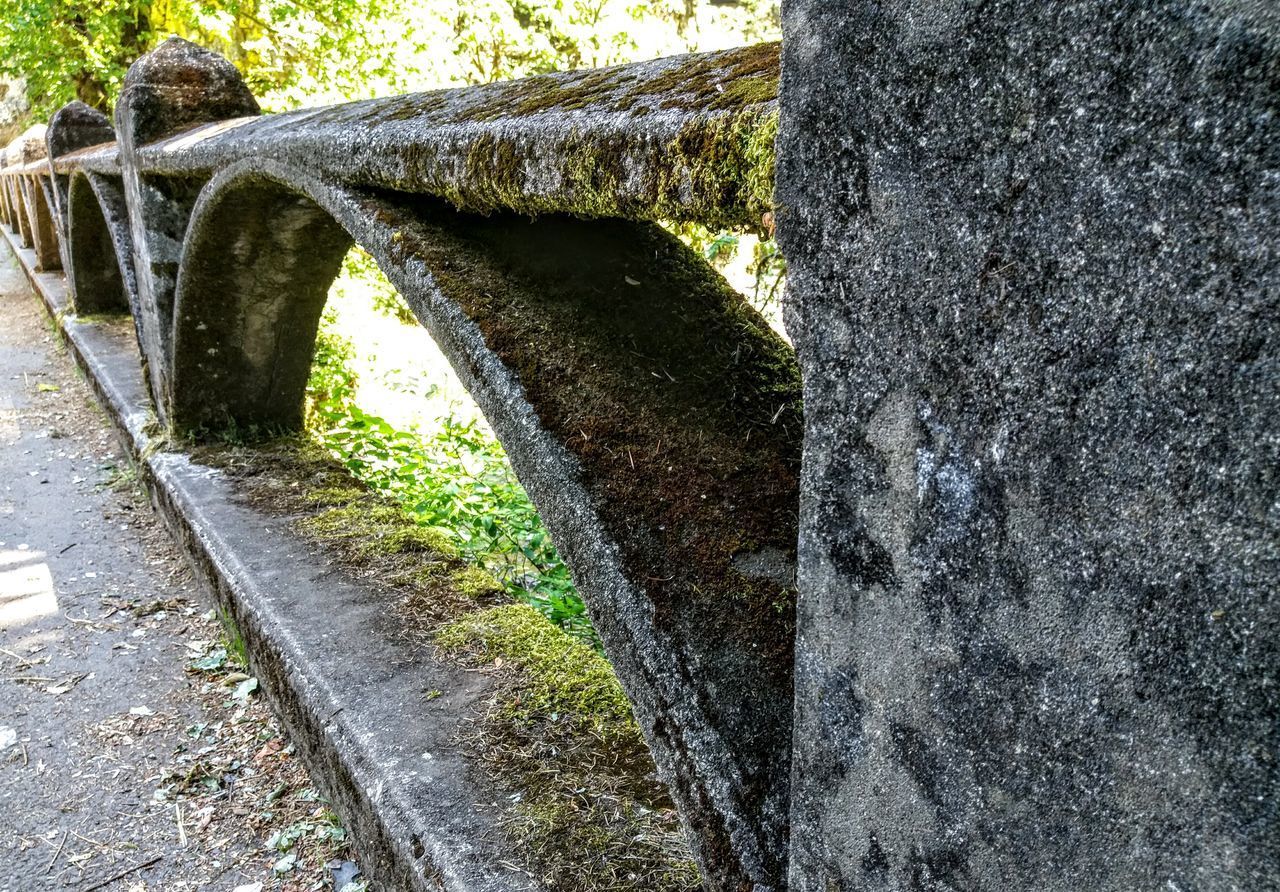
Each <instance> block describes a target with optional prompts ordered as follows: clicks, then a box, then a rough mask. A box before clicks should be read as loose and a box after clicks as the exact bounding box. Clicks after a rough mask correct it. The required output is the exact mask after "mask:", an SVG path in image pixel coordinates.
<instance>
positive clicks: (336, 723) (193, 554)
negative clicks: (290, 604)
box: [4, 230, 538, 892]
mask: <svg viewBox="0 0 1280 892" xmlns="http://www.w3.org/2000/svg"><path fill="white" fill-rule="evenodd" d="M4 235H5V239H6V244H7V246H8V247H9V248H10V249H11V250H12V252H13V254H14V256H15V258H16V259H17V260H18V262H19V265H20V266H21V268H22V270H23V272H24V274H25V275H26V277H27V279H28V281H29V283H30V285H31V287H32V290H33V291H34V292H35V293H36V294H37V295H38V296H39V298H40V300H41V301H42V303H43V304H44V307H45V309H46V311H47V312H48V313H49V315H50V317H51V318H52V320H53V322H54V324H55V326H56V327H57V329H58V331H59V333H60V334H61V336H62V337H63V339H64V341H65V343H66V345H67V347H68V349H69V351H70V354H71V356H72V358H73V359H74V360H75V362H76V364H77V366H78V367H79V368H80V370H81V371H82V372H83V373H84V375H85V377H86V379H87V380H88V382H89V384H90V386H91V387H92V388H93V391H94V393H95V396H96V397H97V399H98V401H99V403H100V404H101V406H102V408H103V410H104V411H105V413H106V414H107V416H108V417H109V418H110V420H111V422H112V424H113V426H114V427H115V429H116V433H117V435H118V436H119V437H120V440H121V442H122V444H123V445H124V446H125V448H126V451H127V453H128V455H129V456H130V458H131V460H132V461H133V462H134V463H135V464H136V466H137V467H138V469H139V472H140V473H139V476H140V478H141V479H142V481H143V483H144V484H145V486H146V487H147V490H148V494H149V497H150V499H151V501H152V504H153V506H154V508H155V510H156V511H157V513H158V514H159V515H160V517H161V518H162V519H163V521H164V523H165V524H166V526H167V527H168V528H169V532H170V534H171V535H172V536H173V537H174V539H175V541H176V543H177V544H178V545H179V546H180V548H181V550H182V552H183V555H184V557H185V558H186V560H187V561H188V563H189V565H190V566H191V567H192V569H193V571H194V574H195V576H196V578H197V579H198V580H199V581H200V583H201V585H202V586H203V587H204V588H205V590H206V591H207V592H208V593H209V594H210V595H211V596H212V597H213V599H214V601H215V602H216V603H217V604H219V605H220V606H221V608H222V609H223V610H225V611H227V612H228V613H229V614H230V615H231V616H232V617H233V618H234V619H235V620H236V622H237V624H238V625H239V626H240V631H241V632H242V634H244V636H245V640H246V642H247V648H248V652H249V658H250V661H251V664H252V668H253V671H254V672H255V673H257V674H259V675H260V676H261V677H264V678H268V679H270V681H271V682H276V684H270V683H268V684H264V685H263V692H264V694H266V695H267V697H268V700H269V701H270V702H271V705H272V707H273V710H274V712H275V713H276V715H277V717H278V718H279V719H280V721H281V723H282V724H283V725H284V726H285V728H286V729H287V731H288V733H289V734H290V736H291V738H293V740H294V741H295V743H296V744H297V745H298V750H299V753H300V755H302V756H303V758H304V762H305V763H306V764H307V767H308V768H309V769H310V771H311V773H312V776H313V778H314V779H315V781H316V782H317V785H318V786H319V787H320V788H321V792H322V793H323V794H324V795H325V796H326V797H328V799H329V800H330V801H331V803H332V804H333V807H334V808H335V810H336V811H337V812H338V813H339V816H340V817H341V819H342V820H343V822H344V824H345V826H346V827H347V828H348V829H349V830H350V831H351V832H352V834H353V836H354V838H355V840H356V844H357V847H358V848H359V850H360V852H361V857H362V860H361V867H362V869H363V870H364V872H365V875H366V877H368V878H369V879H372V880H374V881H375V883H377V884H380V885H375V887H374V888H379V887H381V888H385V889H389V890H390V889H394V890H402V889H403V890H413V892H418V890H423V892H426V890H432V892H438V890H441V889H445V890H458V892H461V890H468V892H471V890H475V892H532V890H536V889H537V888H538V887H537V886H536V885H535V884H533V883H532V882H530V881H529V879H528V878H527V877H524V876H523V875H521V874H517V873H506V874H505V875H503V874H502V873H500V872H499V871H500V870H501V869H500V868H499V870H498V871H495V870H490V869H487V862H488V860H489V859H487V858H484V857H482V856H481V853H479V852H477V851H476V849H477V848H481V849H483V848H488V846H487V845H484V844H482V843H481V842H480V840H479V834H474V836H475V838H474V840H468V839H467V838H466V837H467V835H468V834H467V833H465V832H464V833H462V834H461V837H459V834H458V833H457V832H456V828H455V832H453V833H448V832H446V833H444V834H442V835H441V834H438V833H437V832H436V831H437V828H438V827H439V826H440V821H439V816H437V815H432V814H429V813H426V812H424V810H423V808H422V807H421V806H422V804H423V803H422V801H421V797H420V796H419V797H416V801H415V795H414V793H415V790H405V789H404V787H405V785H404V784H403V783H402V782H403V780H404V777H403V770H402V769H403V766H401V765H399V764H396V763H394V762H390V761H388V759H387V758H386V755H387V752H389V751H394V750H395V749H396V748H397V747H396V746H395V745H393V744H388V742H387V741H385V740H384V741H382V742H381V744H379V742H378V741H375V740H371V739H370V738H369V736H368V734H367V733H360V730H359V729H358V728H356V727H354V726H353V725H352V723H351V722H350V721H349V719H348V718H347V717H345V716H342V715H341V713H343V711H344V709H345V708H346V705H347V704H343V703H341V702H339V700H338V699H337V697H336V696H335V695H336V690H335V688H334V686H333V684H332V682H331V680H330V679H327V678H325V677H323V673H322V672H321V673H317V672H316V668H317V667H319V666H323V665H324V663H325V662H326V661H325V659H323V658H322V656H321V655H318V654H314V653H312V654H308V653H306V652H305V651H304V650H303V649H302V647H301V645H300V643H299V641H298V640H297V636H296V635H295V634H294V633H293V632H292V630H291V629H290V628H288V624H287V623H286V622H284V621H283V617H282V616H280V615H279V611H273V610H272V609H270V608H269V607H268V608H264V607H263V603H262V599H261V597H260V594H261V591H262V582H261V580H258V579H255V578H254V575H255V574H254V572H253V571H252V570H251V569H250V568H248V567H246V566H245V564H244V562H243V561H241V560H240V558H239V556H238V554H237V551H236V549H235V547H234V546H231V545H228V544H227V537H226V536H223V535H221V533H220V531H219V530H218V529H217V525H216V521H217V515H218V514H219V513H220V512H219V510H218V509H219V508H226V507H229V500H228V499H222V500H221V501H222V502H223V504H221V505H219V504H216V503H217V502H218V501H220V500H219V498H218V497H219V496H220V495H225V494H226V493H225V489H226V487H225V486H222V487H218V486H212V487H211V486H210V476H211V475H210V474H209V471H208V469H205V468H201V467H200V466H198V465H193V464H192V463H190V462H189V461H188V459H187V457H186V456H185V455H182V454H180V453H172V452H164V451H160V450H157V449H156V446H157V445H158V443H157V441H156V440H155V439H154V438H153V437H151V436H150V435H149V434H148V433H147V428H148V427H149V426H150V424H151V422H152V420H153V418H154V416H153V414H152V412H151V411H150V409H149V408H148V399H147V395H146V390H145V387H144V385H143V381H142V372H141V369H140V368H139V366H138V357H137V353H136V348H135V349H131V350H129V351H128V352H127V353H125V352H124V351H122V350H121V349H120V348H119V345H118V344H112V343H111V342H110V341H109V340H107V339H105V338H103V337H102V336H101V334H100V332H95V326H94V325H92V324H87V323H81V322H78V321H77V320H76V318H75V316H74V315H71V314H70V313H69V312H68V311H69V308H70V295H69V291H68V287H67V284H66V280H65V278H64V276H63V275H62V274H61V273H52V274H50V273H41V272H36V271H35V269H34V265H35V252H34V251H33V250H31V249H29V248H23V247H22V246H21V244H20V243H19V242H18V236H16V235H14V234H11V233H9V232H8V231H7V230H6V231H4ZM95 334H96V335H97V336H96V337H95ZM113 354H114V355H113ZM221 513H224V514H225V513H226V512H225V511H223V512H221ZM264 519H265V518H264ZM295 551H296V552H297V554H296V555H295V557H297V558H301V559H304V560H310V561H314V560H315V557H314V555H312V556H307V555H306V554H305V553H304V552H305V549H304V547H303V545H302V544H301V543H300V542H299V543H297V545H296V549H295ZM308 670H310V671H308ZM364 674H372V673H364ZM398 679H400V676H392V677H390V678H389V679H388V680H387V683H388V684H389V685H395V684H396V681H397V680H398ZM396 687H397V688H399V686H398V685H397V686H396ZM383 730H384V731H385V732H386V736H389V737H390V736H397V735H399V733H400V732H399V729H394V728H387V729H383ZM379 745H381V749H382V751H381V752H375V750H376V749H378V747H379ZM416 773H417V772H413V774H415V775H416ZM431 780H433V779H432V778H428V779H427V781H428V782H429V781H431ZM435 780H439V779H438V778H437V779H435ZM445 781H446V783H445V784H443V785H442V786H446V787H448V786H449V783H448V779H447V778H446V779H445ZM454 783H455V784H456V783H458V782H457V781H455V782H454ZM422 789H425V787H424V786H423V785H422V784H419V785H418V790H416V792H419V793H420V792H421V791H422ZM446 792H456V790H455V791H446ZM444 798H445V799H446V800H448V798H449V797H448V796H447V795H446V796H445V797H444ZM446 804H447V805H449V807H450V810H456V809H457V808H458V806H459V805H461V806H463V807H466V806H467V805H468V804H469V803H465V802H463V803H459V802H457V800H456V797H455V798H454V800H453V801H448V802H447V803H446ZM471 804H474V800H473V803H471ZM415 806H416V807H415ZM482 807H483V804H482ZM442 811H443V809H442ZM471 823H476V821H472V822H471ZM474 830H475V828H472V831H473V833H474ZM442 836H443V838H441V837H442ZM473 841H474V842H475V843H476V845H475V846H472V845H469V844H468V843H469V842H473ZM494 860H495V861H496V859H494ZM493 866H494V867H496V866H497V865H496V863H494V864H493ZM486 874H487V875H486Z"/></svg>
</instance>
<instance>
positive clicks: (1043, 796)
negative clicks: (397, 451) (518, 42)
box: [0, 0, 1280, 892]
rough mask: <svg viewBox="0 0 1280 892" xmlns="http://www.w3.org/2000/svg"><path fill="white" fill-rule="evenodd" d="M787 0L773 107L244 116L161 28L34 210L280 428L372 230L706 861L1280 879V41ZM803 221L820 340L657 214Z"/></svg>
mask: <svg viewBox="0 0 1280 892" xmlns="http://www.w3.org/2000/svg"><path fill="white" fill-rule="evenodd" d="M1184 7H1185V8H1184ZM785 18H786V26H787V35H788V36H787V40H786V42H785V44H784V51H783V73H784V76H783V79H782V94H781V100H780V101H779V100H778V99H777V98H775V90H776V88H775V86H774V85H775V84H776V82H777V76H778V72H777V64H778V63H777V48H776V47H767V46H766V47H756V48H750V49H744V50H738V51H732V52H727V53H720V54H710V55H705V56H693V57H683V58H678V59H668V60H658V61H656V62H650V63H642V64H638V65H631V66H623V67H619V68H613V69H607V70H602V71H593V72H579V73H572V74H563V75H551V76H546V77H540V78H533V79H529V80H526V81H517V82H512V83H508V84H500V85H492V86H488V87H479V88H469V89H464V90H454V91H442V92H439V93H428V94H420V95H415V96H405V97H398V98H394V99H387V100H376V101H370V102H362V103H354V104H350V105H345V106H338V107H333V108H327V109H316V110H306V111H300V112H294V113H290V114H283V115H273V116H258V109H257V106H256V103H255V102H254V100H253V97H252V96H251V95H250V94H249V93H248V91H247V90H246V89H245V88H244V86H243V84H242V82H241V81H240V79H239V77H238V75H237V74H236V72H235V71H234V69H233V68H232V67H231V66H230V65H229V64H227V63H226V62H225V61H223V60H221V59H219V58H217V57H215V56H212V55H210V54H208V53H206V52H204V51H201V50H199V49H197V48H195V47H193V46H191V45H189V44H185V43H182V42H180V41H171V42H169V43H167V44H165V45H164V46H163V47H161V48H160V49H158V50H157V51H156V52H155V53H153V54H151V55H150V56H148V57H146V58H144V59H143V60H141V61H140V62H139V63H137V64H136V65H135V66H134V67H133V68H132V69H131V71H130V73H129V76H128V78H127V80H126V83H125V87H124V91H123V94H122V96H121V100H120V103H119V106H118V107H117V109H116V120H115V128H114V130H113V129H112V128H111V126H110V124H109V122H108V121H107V120H106V119H105V118H102V117H101V116H98V115H96V114H95V113H93V112H91V111H90V110H88V109H86V108H84V107H82V106H75V105H73V106H68V107H67V108H66V109H63V110H62V111H61V112H59V113H58V114H57V115H55V117H54V119H53V120H52V121H51V122H50V124H49V128H48V131H47V134H46V142H47V146H48V149H47V152H42V151H41V150H40V148H39V141H38V140H36V139H35V138H34V136H33V135H32V136H29V137H27V138H25V139H24V140H20V141H19V142H18V143H15V144H14V145H13V146H11V147H10V149H9V154H8V157H7V159H6V160H7V162H8V165H9V166H8V167H6V168H5V170H4V171H3V184H4V188H3V190H2V191H0V194H2V197H3V202H2V208H3V214H4V219H5V221H6V222H7V223H8V224H9V225H10V227H11V228H13V229H14V230H15V231H17V232H19V233H20V235H21V238H22V240H23V241H24V243H26V244H28V245H30V246H32V247H33V248H34V249H35V251H36V254H37V256H38V259H39V263H41V264H42V265H44V266H46V267H48V268H53V267H56V266H57V265H59V263H61V264H62V265H63V266H64V267H65V268H66V270H67V275H68V278H69V280H70V282H71V283H72V285H73V289H74V294H75V301H76V308H77V310H78V311H80V312H98V311H102V310H110V309H121V310H123V309H128V311H129V312H131V313H132V315H133V318H134V320H135V323H136V326H137V331H138V340H139V343H140V345H141V352H142V356H143V358H144V363H145V365H146V369H147V378H148V382H149V386H150V388H151V391H152V395H153V397H154V401H155V407H156V412H157V414H158V415H159V417H160V418H161V419H162V420H163V421H164V423H165V424H167V425H168V426H169V427H170V428H171V429H173V430H174V431H175V432H177V433H179V434H182V435H186V436H192V437H202V436H211V435H216V434H218V433H219V432H220V431H222V430H224V429H225V428H228V427H231V426H234V427H236V428H237V429H246V428H257V429H261V430H277V429H288V428H291V427H295V426H297V425H298V424H299V422H300V418H301V405H302V393H303V387H304V383H305V380H306V377H307V371H308V366H309V363H310V360H311V351H312V346H313V342H314V337H315V332H316V326H317V322H318V319H319V315H320V311H321V308H322V306H323V303H324V300H325V295H326V292H327V289H328V286H329V284H330V282H331V280H332V279H333V278H334V276H335V274H336V272H337V270H338V266H339V263H340V261H341V259H342V257H343V255H344V253H345V252H346V251H347V249H348V248H349V246H350V245H351V244H352V243H353V242H354V243H358V244H360V245H362V246H363V247H364V248H366V249H367V250H368V251H369V252H370V253H371V254H372V255H373V256H374V258H375V259H376V260H377V261H378V263H379V265H380V266H381V267H382V269H383V270H384V271H385V272H386V274H387V276H388V278H389V279H390V280H391V281H392V282H393V283H394V284H395V285H396V287H397V288H398V289H399V290H400V291H401V293H402V294H403V295H404V296H405V298H406V299H407V301H408V302H409V304H410V306H411V307H412V309H413V311H414V313H415V314H416V315H417V317H418V318H419V320H420V321H421V322H422V323H423V325H424V326H426V327H427V328H428V329H429V330H430V331H431V333H432V335H433V336H434V338H435V339H436V341H437V342H438V343H439V345H440V346H441V348H442V350H443V351H444V352H445V354H446V355H447V356H448V357H449V358H450V360H451V361H452V363H453V365H454V367H455V368H456V370H457V371H458V373H459V375H460V377H461V378H462V380H463V382H464V383H465V384H466V385H467V387H468V388H469V389H470V390H471V392H472V394H473V395H474V396H475V398H476V400H477V402H478V403H479V404H480V406H481V408H482V409H483V410H484V412H485V414H486V416H487V417H488V419H489V420H490V422H491V423H492V426H493V428H494V430H495V431H496V433H497V435H498V436H499V438H500V439H501V441H502V443H503V445H504V447H505V448H506V450H507V452H508V454H509V456H510V457H511V460H512V463H513V465H514V466H515V468H516V470H517V472H518V474H519V475H520V477H521V479H522V481H523V482H524V483H525V485H526V486H527V488H528V490H529V492H530V494H531V496H532V497H533V499H534V501H535V503H536V504H537V505H538V507H539V509H540V511H541V512H542V514H543V516H544V518H545V520H546V523H547V525H548V527H549V529H550V530H551V532H552V535H553V537H554V538H555V540H556V543H557V545H558V546H559V547H560V549H561V551H562V552H563V553H564V555H565V556H566V558H567V560H568V562H569V564H570V566H571V567H572V569H573V573H574V577H575V580H576V581H577V583H578V585H579V587H580V589H581V590H582V592H583V593H584V596H585V598H586V600H587V602H588V604H589V607H590V609H591V615H592V619H593V621H594V622H595V624H596V626H597V628H598V629H599V631H600V634H601V637H602V638H603V640H604V642H605V645H606V649H607V651H608V653H609V656H610V658H611V659H612V660H613V662H614V665H615V667H616V668H617V671H618V674H619V677H620V678H621V680H622V682H623V684H624V687H625V688H626V690H627V693H628V695H629V696H630V697H631V699H632V702H633V704H634V707H635V712H636V715H637V718H638V719H639V721H640V724H641V725H642V727H643V729H644V731H645V733H646V736H647V739H648V741H649V744H650V746H651V749H652V751H653V754H654V757H655V760H656V761H657V764H658V765H659V767H660V769H661V771H662V773H663V774H664V777H665V779H666V780H667V781H668V783H669V785H670V787H671V790H672V793H673V796H674V798H675V799H676V801H677V804H678V806H679V808H680V810H681V813H682V816H683V819H684V821H685V826H686V829H687V830H688V832H689V835H690V838H691V841H692V844H693V847H694V850H695V854H696V856H697V858H698V860H699V862H700V864H701V867H702V869H703V872H704V877H705V880H706V882H707V885H708V886H709V887H710V888H715V889H724V890H740V889H751V888H754V889H760V890H765V889H781V888H784V887H789V888H792V889H796V890H804V892H829V890H837V889H840V890H843V889H850V890H851V889H864V888H865V889H871V888H892V889H943V888H948V889H951V888H955V889H959V888H965V889H979V888H992V887H994V886H996V885H997V884H998V885H1000V886H1001V887H1007V888H1016V889H1082V888H1091V889H1130V888H1169V889H1175V888H1177V889H1190V888H1219V889H1232V888H1257V889H1261V888H1275V887H1276V886H1277V885H1280V867H1278V866H1277V859H1276V855H1275V848H1274V839H1275V838H1276V834H1277V832H1278V830H1280V825H1278V823H1277V811H1276V809H1277V805H1276V803H1277V802H1280V767H1278V765H1280V760H1278V759H1277V735H1278V734H1280V730H1278V729H1280V716H1278V714H1277V705H1276V704H1277V699H1276V697H1275V690H1276V688H1275V685H1276V669H1277V650H1276V641H1278V640H1280V635H1278V633H1280V616H1278V612H1277V610H1276V599H1275V592H1276V589H1277V583H1280V544H1278V543H1280V514H1278V513H1277V511H1278V510H1280V509H1278V508H1277V505H1280V488H1278V483H1277V480H1278V477H1277V474H1276V468H1277V467H1280V427H1278V426H1277V425H1278V421H1277V419H1280V397H1278V396H1277V394H1278V392H1280V387H1278V386H1277V385H1278V379H1280V359H1278V356H1280V353H1278V347H1277V345H1278V344H1280V330H1278V326H1280V262H1278V260H1277V247H1276V237H1275V233H1276V232H1277V231H1280V210H1278V208H1280V200H1278V198H1277V191H1278V189H1280V187H1278V185H1277V184H1280V164H1278V163H1277V156H1276V149H1275V147H1276V146H1277V145H1280V134H1277V132H1276V131H1277V120H1278V119H1280V116H1277V114H1276V113H1275V109H1276V108H1277V96H1280V88H1278V87H1277V83H1278V81H1277V76H1276V68H1275V63H1274V60H1275V58H1276V57H1277V55H1276V49H1277V45H1278V42H1277V37H1276V31H1275V27H1274V23H1273V22H1272V21H1271V20H1270V19H1269V18H1268V16H1266V15H1264V14H1262V13H1256V14H1255V13H1251V12H1247V11H1246V12H1240V11H1238V10H1236V11H1220V12H1206V11H1204V10H1203V9H1201V8H1199V7H1195V8H1193V7H1192V6H1191V5H1184V4H1180V3H1170V4H1164V5H1160V6H1159V7H1158V8H1157V5H1156V4H1150V5H1143V4H1130V5H1128V6H1125V7H1124V8H1123V9H1117V10H1113V11H1110V12H1108V11H1107V10H1106V9H1104V8H1101V7H1099V8H1098V9H1093V8H1091V7H1084V6H1078V5H1077V6H1062V5H1047V6H1040V7H1036V8H1034V9H1031V8H1026V7H1022V6H1019V5H1018V4H1013V3H1012V2H1010V3H994V4H988V5H985V6H983V7H981V8H973V9H966V10H965V11H964V12H963V13H961V12H959V11H954V10H953V11H951V12H945V11H943V10H941V9H936V8H932V7H929V8H920V7H918V5H914V4H907V3H905V2H903V3H898V2H891V3H888V4H879V5H874V6H857V5H851V6H849V7H848V8H841V9H833V8H829V7H828V6H822V5H820V4H818V3H816V2H814V0H797V2H795V3H792V4H790V6H789V7H788V8H787V10H786V11H785ZM1010 47H1017V48H1018V50H1017V52H1013V51H1012V50H1010V49H1009V48H1010ZM1118 84H1119V85H1122V86H1123V88H1121V87H1118V86H1117V85H1118ZM1088 97H1097V99H1096V101H1094V100H1093V99H1090V98H1088ZM779 102H780V105H781V119H780V124H779ZM775 133H776V134H777V136H778V139H777V146H778V153H779V154H778V181H777V189H776V194H775V192H774V184H773V157H774V154H773V144H774V136H775ZM775 206H776V215H777V219H778V226H779V229H778V234H779V239H780V242H781V243H782V245H783V247H784V250H785V253H786V255H787V258H788V261H789V264H790V268H789V284H788V296H787V312H788V320H787V321H788V328H789V330H790V332H791V333H792V335H793V336H794V339H795V342H796V345H797V351H796V353H794V354H793V353H792V352H791V350H790V349H789V348H788V347H787V346H786V345H785V344H784V343H783V342H782V341H781V340H779V339H778V338H777V337H775V336H774V335H773V334H772V333H771V332H770V331H769V329H768V327H767V326H766V325H765V324H764V323H763V322H762V320H760V318H759V317H758V316H757V315H756V314H755V313H754V312H753V311H751V310H750V308H749V307H747V306H746V305H745V304H744V303H743V301H742V300H741V299H740V298H739V297H738V296H737V295H735V294H734V293H733V292H732V291H730V290H729V289H728V288H727V286H726V285H725V283H724V282H723V281H722V280H720V279H719V277H718V276H717V275H716V274H715V273H714V272H712V271H711V270H710V269H709V268H708V267H707V266H706V265H705V264H703V263H702V262H701V259H700V258H698V257H697V256H696V255H693V254H691V253H690V252H689V251H688V250H687V249H686V248H685V247H684V246H683V245H682V244H681V243H680V242H678V241H677V240H675V239H673V238H671V237H669V236H668V235H667V234H665V232H664V231H663V230H661V229H660V228H658V227H656V226H654V225H653V224H652V223H650V222H646V221H651V220H655V219H686V220H694V221H701V222H705V223H710V224H750V223H755V222H757V221H758V220H759V218H760V216H761V215H762V214H763V213H765V212H767V211H769V210H770V209H771V208H775ZM797 358H798V362H799V367H800V368H802V369H803V371H804V400H805V417H804V421H803V430H802V420H801V403H800V392H799V389H798V381H799V379H798V376H797V371H796V362H797ZM802 434H803V436H802ZM802 443H803V453H804V461H803V472H802V467H801V466H802V462H801V449H802ZM797 555H798V560H797ZM797 566H798V585H797V583H796V573H797ZM797 589H798V592H799V595H798V598H799V601H798V603H799V609H798V611H797V610H796V595H795V593H796V591H797ZM793 668H794V672H793ZM793 688H794V693H793ZM793 716H794V718H793Z"/></svg>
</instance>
